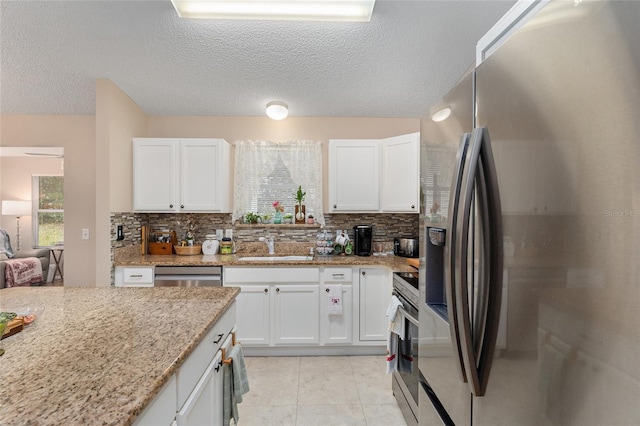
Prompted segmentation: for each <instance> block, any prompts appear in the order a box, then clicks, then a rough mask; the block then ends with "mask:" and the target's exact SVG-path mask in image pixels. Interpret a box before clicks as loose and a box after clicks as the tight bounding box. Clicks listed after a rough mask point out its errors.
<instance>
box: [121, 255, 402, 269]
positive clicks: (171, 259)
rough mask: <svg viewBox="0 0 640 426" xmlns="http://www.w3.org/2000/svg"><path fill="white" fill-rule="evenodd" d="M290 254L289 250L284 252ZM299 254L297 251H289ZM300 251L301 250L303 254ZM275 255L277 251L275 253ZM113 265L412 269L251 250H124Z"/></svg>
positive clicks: (387, 260) (376, 260)
mask: <svg viewBox="0 0 640 426" xmlns="http://www.w3.org/2000/svg"><path fill="white" fill-rule="evenodd" d="M285 254H290V253H285ZM291 254H300V253H291ZM303 254H304V253H303ZM277 255H278V256H280V255H281V254H280V253H278V254H277ZM245 256H246V257H253V256H264V257H265V259H264V260H251V261H245V260H240V258H242V257H245ZM114 263H115V266H220V265H221V266H265V265H269V266H363V267H370V266H385V267H387V268H389V269H390V270H391V271H393V272H410V271H415V268H413V267H412V266H409V265H408V264H407V259H406V258H404V257H398V256H392V255H389V256H354V255H351V256H343V255H338V256H320V255H315V256H314V257H313V259H312V260H302V261H296V260H286V261H282V260H279V261H273V260H269V256H268V255H266V254H262V253H259V254H255V253H253V252H239V253H237V254H233V255H229V254H228V255H220V254H217V255H204V254H199V255H193V256H178V255H164V256H163V255H149V254H147V255H142V254H137V253H127V254H126V255H120V256H117V257H116V259H115V262H114Z"/></svg>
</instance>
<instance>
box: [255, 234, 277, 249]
mask: <svg viewBox="0 0 640 426" xmlns="http://www.w3.org/2000/svg"><path fill="white" fill-rule="evenodd" d="M258 240H259V241H264V242H265V244H267V248H268V249H269V254H276V243H275V241H274V240H273V237H272V236H271V234H269V233H267V236H266V237H260V238H258Z"/></svg>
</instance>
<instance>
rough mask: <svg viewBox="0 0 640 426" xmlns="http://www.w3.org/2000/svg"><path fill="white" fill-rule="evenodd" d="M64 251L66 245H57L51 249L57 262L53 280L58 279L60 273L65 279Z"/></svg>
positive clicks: (61, 277)
mask: <svg viewBox="0 0 640 426" xmlns="http://www.w3.org/2000/svg"><path fill="white" fill-rule="evenodd" d="M63 253H64V247H55V248H52V249H51V254H52V255H53V261H54V263H55V264H56V270H55V271H54V272H53V279H52V280H51V281H55V280H56V275H58V274H60V279H61V280H63V279H64V276H63V275H62V264H61V262H62V254H63Z"/></svg>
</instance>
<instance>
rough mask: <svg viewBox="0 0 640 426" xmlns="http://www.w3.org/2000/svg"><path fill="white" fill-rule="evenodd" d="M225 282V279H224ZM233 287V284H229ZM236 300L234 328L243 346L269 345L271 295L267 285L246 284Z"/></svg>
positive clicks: (242, 286) (241, 287) (241, 286)
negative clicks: (236, 309)
mask: <svg viewBox="0 0 640 426" xmlns="http://www.w3.org/2000/svg"><path fill="white" fill-rule="evenodd" d="M225 281H226V279H225ZM231 285H235V284H231ZM235 286H236V287H240V294H239V295H238V297H237V298H236V304H237V305H238V318H237V320H236V324H237V325H236V327H237V330H238V336H241V337H242V344H243V345H256V346H259V345H269V343H270V342H271V333H270V330H271V325H270V322H271V295H270V293H269V290H270V288H269V285H260V284H257V285H256V284H246V285H235Z"/></svg>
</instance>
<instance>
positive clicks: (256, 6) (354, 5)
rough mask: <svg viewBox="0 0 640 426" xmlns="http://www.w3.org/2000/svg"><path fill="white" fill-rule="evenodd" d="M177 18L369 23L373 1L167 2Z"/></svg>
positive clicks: (236, 0) (217, 0)
mask: <svg viewBox="0 0 640 426" xmlns="http://www.w3.org/2000/svg"><path fill="white" fill-rule="evenodd" d="M171 3H173V7H175V9H176V11H177V12H178V15H179V16H180V17H181V18H208V19H262V20H298V21H353V22H369V21H370V20H371V14H372V13H373V5H374V4H375V0H339V1H338V0H273V1H272V0H171Z"/></svg>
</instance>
